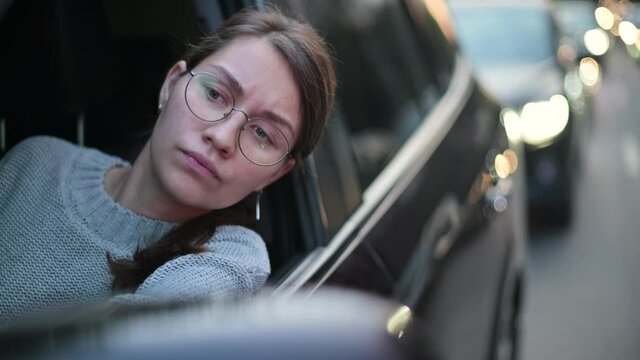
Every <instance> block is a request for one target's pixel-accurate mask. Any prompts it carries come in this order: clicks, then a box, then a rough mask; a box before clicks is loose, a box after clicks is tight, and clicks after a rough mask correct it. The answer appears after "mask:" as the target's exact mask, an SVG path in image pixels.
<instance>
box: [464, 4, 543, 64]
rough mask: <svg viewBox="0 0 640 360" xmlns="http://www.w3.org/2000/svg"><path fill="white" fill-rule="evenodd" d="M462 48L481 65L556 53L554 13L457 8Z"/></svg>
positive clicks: (530, 59)
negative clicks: (552, 15) (552, 17)
mask: <svg viewBox="0 0 640 360" xmlns="http://www.w3.org/2000/svg"><path fill="white" fill-rule="evenodd" d="M452 10H453V14H454V18H455V22H456V26H457V34H458V41H459V44H460V46H461V50H462V51H463V52H464V53H465V55H466V56H468V57H469V58H470V60H471V61H472V62H473V63H474V65H475V66H477V67H481V68H483V67H493V66H498V65H519V64H525V63H532V62H538V61H542V60H545V59H548V58H549V57H551V56H553V55H554V53H555V51H554V48H553V43H554V40H553V35H552V26H551V23H550V20H551V19H550V17H549V14H548V13H547V12H545V11H544V10H542V9H535V8H510V7H475V6H474V7H459V8H455V7H454V8H453V9H452Z"/></svg>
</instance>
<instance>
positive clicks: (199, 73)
mask: <svg viewBox="0 0 640 360" xmlns="http://www.w3.org/2000/svg"><path fill="white" fill-rule="evenodd" d="M184 74H185V75H186V74H189V75H191V78H189V81H187V84H186V85H185V86H184V102H185V104H187V108H188V109H189V111H191V113H192V114H193V116H195V117H197V118H198V119H199V120H202V121H204V122H208V123H218V122H222V121H224V120H226V119H227V118H228V117H229V116H231V113H233V112H234V111H237V112H239V113H241V114H242V115H244V118H245V119H246V120H247V123H250V122H251V119H252V118H250V117H249V115H248V114H247V113H246V112H245V111H244V110H242V109H239V108H237V107H236V98H235V96H233V92H231V91H229V95H231V100H232V105H231V109H230V110H229V112H228V113H226V114H225V115H224V116H223V117H222V118H221V119H219V120H207V119H203V118H201V117H200V116H198V114H196V113H195V111H193V109H192V108H191V105H189V100H188V99H187V88H188V87H189V84H190V83H191V80H193V79H194V78H195V77H196V75H208V76H211V77H213V78H214V79H218V76H215V75H214V74H212V73H210V72H207V71H197V72H195V71H193V70H188V71H185V73H184ZM222 86H224V85H223V84H222ZM225 87H226V86H225ZM227 90H228V89H227ZM245 126H246V123H245V124H244V125H242V128H241V129H240V131H238V139H237V141H238V149H240V152H241V153H242V156H244V158H245V159H247V161H249V162H250V163H252V164H254V165H256V166H263V167H268V166H274V165H277V164H278V163H280V162H282V161H283V160H286V159H289V158H291V157H293V155H292V154H291V146H290V145H289V139H287V136H286V135H285V134H284V132H283V131H282V130H280V129H279V128H278V127H277V126H276V129H277V130H278V131H279V132H280V133H281V134H282V136H283V138H284V141H285V143H286V144H287V152H286V153H285V154H284V155H283V156H282V158H280V159H279V160H277V161H275V162H273V163H271V164H259V163H257V162H255V161H253V160H251V159H250V158H249V157H248V156H247V154H245V153H244V150H242V146H240V135H241V134H242V132H243V131H245Z"/></svg>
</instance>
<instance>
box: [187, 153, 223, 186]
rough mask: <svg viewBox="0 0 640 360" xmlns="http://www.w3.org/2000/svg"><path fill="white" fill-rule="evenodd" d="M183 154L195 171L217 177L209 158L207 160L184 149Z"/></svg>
mask: <svg viewBox="0 0 640 360" xmlns="http://www.w3.org/2000/svg"><path fill="white" fill-rule="evenodd" d="M184 154H185V156H186V158H187V163H189V165H191V167H192V168H193V169H194V170H195V171H196V172H198V173H199V174H201V175H203V176H206V177H210V178H215V179H218V173H217V172H216V170H215V167H214V166H213V164H211V162H209V160H207V158H205V157H204V156H202V155H200V154H198V153H193V152H190V151H184Z"/></svg>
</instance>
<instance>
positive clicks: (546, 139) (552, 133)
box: [502, 95, 569, 146]
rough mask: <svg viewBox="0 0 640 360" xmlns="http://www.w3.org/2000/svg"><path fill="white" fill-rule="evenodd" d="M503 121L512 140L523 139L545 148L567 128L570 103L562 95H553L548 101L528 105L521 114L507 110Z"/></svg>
mask: <svg viewBox="0 0 640 360" xmlns="http://www.w3.org/2000/svg"><path fill="white" fill-rule="evenodd" d="M502 119H503V122H504V124H505V127H506V128H507V133H508V135H510V136H509V137H510V138H512V137H513V138H521V139H522V140H524V142H526V143H527V144H530V145H535V146H545V145H547V144H549V143H550V142H551V141H552V140H553V139H554V138H555V137H557V136H558V135H560V134H561V133H562V131H563V130H564V129H565V128H566V127H567V124H568V123H569V102H568V101H567V98H566V97H564V96H562V95H553V96H552V97H551V98H550V99H549V100H547V101H538V102H530V103H527V104H526V105H525V106H524V107H522V111H521V112H520V114H518V113H517V112H516V111H513V110H506V111H504V112H503V116H502Z"/></svg>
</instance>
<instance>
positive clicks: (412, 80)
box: [303, 0, 440, 187]
mask: <svg viewBox="0 0 640 360" xmlns="http://www.w3.org/2000/svg"><path fill="white" fill-rule="evenodd" d="M304 4H305V5H303V7H304V9H303V10H304V11H305V12H306V14H307V18H308V20H309V21H310V22H311V23H312V24H313V25H314V26H315V27H317V28H318V29H319V30H320V31H321V32H322V33H323V35H324V36H325V38H326V39H327V41H328V42H329V43H330V45H331V46H332V47H333V49H334V50H335V54H334V56H335V57H336V59H337V61H336V63H337V70H338V97H337V99H338V103H337V106H338V107H340V110H341V112H342V114H343V115H344V118H345V120H346V123H347V126H348V127H349V130H350V132H351V134H352V142H353V147H354V150H355V154H356V159H357V163H358V170H359V175H360V178H361V181H362V185H363V187H366V186H367V185H368V184H370V183H371V181H372V180H373V179H374V178H375V177H376V176H377V175H378V174H379V172H380V171H381V170H382V169H383V167H384V166H385V165H386V163H387V162H388V161H389V160H390V159H391V157H392V156H393V155H394V154H395V153H396V152H397V150H398V149H399V148H400V147H401V146H402V144H403V142H404V141H405V140H406V139H407V138H408V137H409V136H410V135H411V133H412V132H413V130H414V129H415V128H416V127H417V125H418V124H420V122H421V121H422V119H423V118H424V116H425V115H426V113H427V112H428V111H429V110H430V109H431V108H432V107H433V105H434V104H435V102H436V101H437V99H438V98H439V96H440V93H439V90H438V87H437V86H436V84H435V81H434V77H433V74H432V73H431V72H430V71H431V70H430V69H431V67H430V61H429V58H428V54H427V53H426V51H425V48H424V46H423V45H422V43H421V39H419V38H418V34H417V32H416V29H415V28H414V27H413V25H412V24H411V22H410V21H411V20H410V18H409V16H408V14H407V12H406V9H405V8H404V5H403V4H402V3H398V2H395V1H386V0H377V1H369V0H361V1H358V0H343V1H331V2H325V1H308V2H304ZM431 55H432V56H435V54H431Z"/></svg>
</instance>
